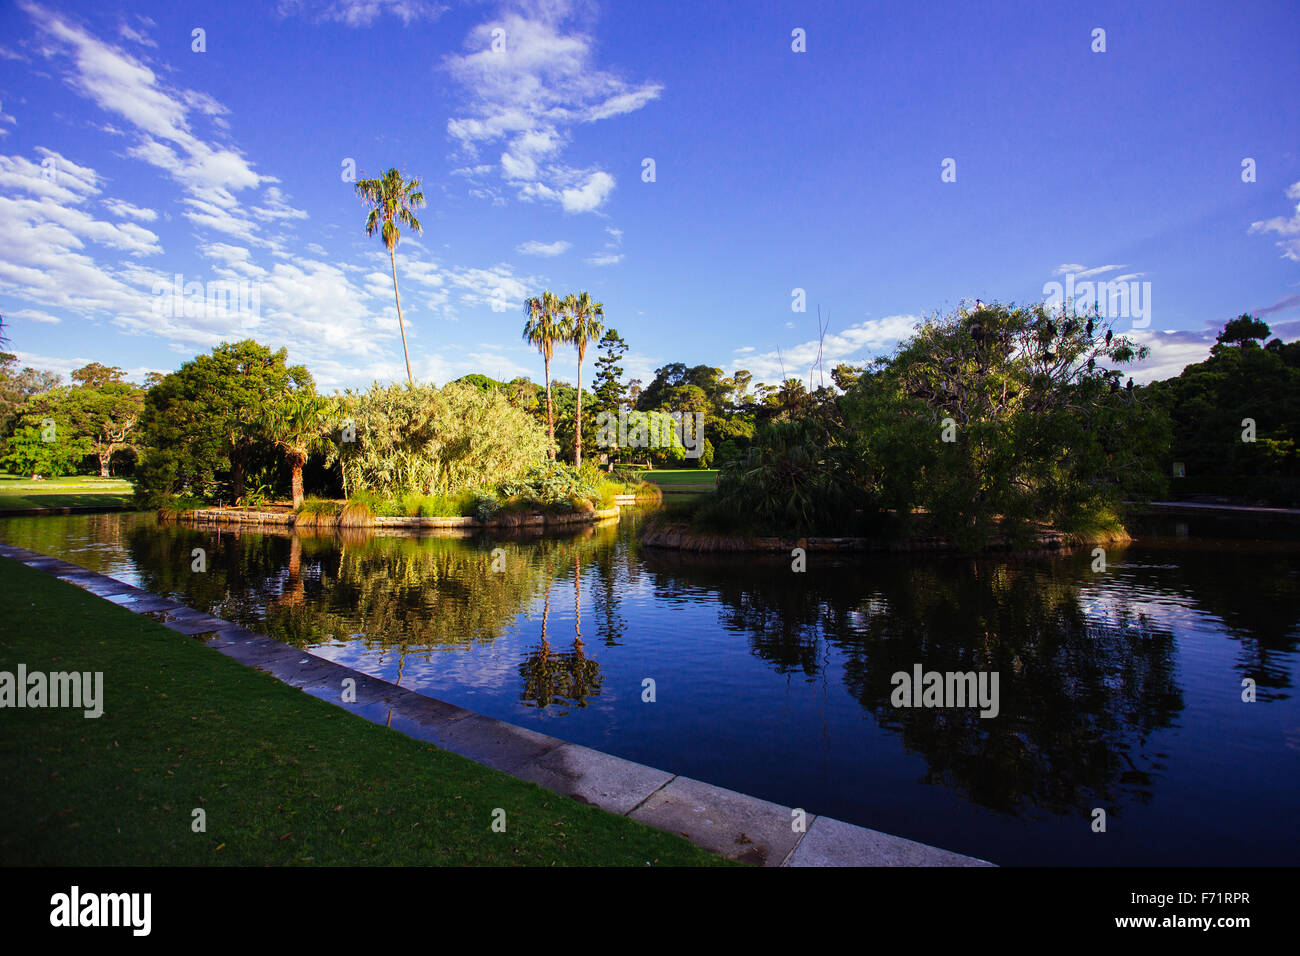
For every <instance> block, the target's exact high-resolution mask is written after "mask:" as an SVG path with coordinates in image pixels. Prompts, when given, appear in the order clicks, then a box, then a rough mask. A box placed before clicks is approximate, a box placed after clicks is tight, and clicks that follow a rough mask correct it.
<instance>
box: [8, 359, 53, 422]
mask: <svg viewBox="0 0 1300 956" xmlns="http://www.w3.org/2000/svg"><path fill="white" fill-rule="evenodd" d="M59 380H60V377H59V374H58V373H57V372H45V371H41V370H40V369H34V368H31V367H24V368H22V369H21V370H20V369H19V368H18V356H16V355H14V354H13V353H12V352H0V436H5V435H9V434H10V433H11V432H12V431H13V429H14V427H15V426H16V425H17V423H18V415H19V412H20V410H21V409H22V407H23V405H24V403H26V401H27V400H28V399H29V398H31V397H32V396H33V395H39V394H41V393H42V392H48V391H49V390H50V389H52V388H56V387H57V386H58V384H59Z"/></svg>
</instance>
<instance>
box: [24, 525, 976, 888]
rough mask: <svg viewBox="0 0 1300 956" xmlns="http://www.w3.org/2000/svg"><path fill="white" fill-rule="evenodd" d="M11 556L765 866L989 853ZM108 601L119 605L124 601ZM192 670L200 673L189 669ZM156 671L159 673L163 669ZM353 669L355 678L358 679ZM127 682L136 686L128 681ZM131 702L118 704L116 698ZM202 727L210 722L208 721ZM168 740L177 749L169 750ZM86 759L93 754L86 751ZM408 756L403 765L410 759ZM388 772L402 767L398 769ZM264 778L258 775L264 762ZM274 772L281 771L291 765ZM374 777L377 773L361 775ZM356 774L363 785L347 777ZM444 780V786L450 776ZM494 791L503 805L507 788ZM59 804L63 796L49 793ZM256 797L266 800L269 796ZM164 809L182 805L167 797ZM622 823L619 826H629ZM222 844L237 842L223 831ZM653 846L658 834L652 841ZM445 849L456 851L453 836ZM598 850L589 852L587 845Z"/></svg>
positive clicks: (279, 675) (400, 727)
mask: <svg viewBox="0 0 1300 956" xmlns="http://www.w3.org/2000/svg"><path fill="white" fill-rule="evenodd" d="M0 557H5V558H10V559H12V560H15V561H18V562H20V563H22V564H24V565H26V566H27V567H28V568H31V569H32V570H34V571H42V572H45V573H47V574H49V575H52V576H55V577H57V578H59V579H60V580H62V581H64V582H67V583H68V584H73V585H76V586H77V587H79V588H81V589H83V590H84V591H88V592H90V593H91V594H93V595H96V596H97V597H99V598H102V599H103V600H104V601H105V602H112V603H113V604H116V605H118V606H119V608H120V609H121V610H122V611H131V612H135V613H137V614H140V615H143V616H148V617H150V618H152V619H153V621H154V622H156V624H158V625H161V626H162V627H163V628H167V629H169V630H171V631H173V632H178V633H179V634H182V635H188V636H189V637H191V638H195V639H197V640H198V641H202V643H203V645H205V646H206V647H207V648H209V649H212V650H216V651H217V652H218V653H220V654H221V655H224V656H225V657H227V658H230V659H232V660H233V661H235V662H238V663H240V664H243V665H245V666H246V667H248V668H254V669H256V670H259V671H264V672H266V673H268V674H270V675H271V676H272V677H275V678H276V679H277V680H279V681H281V682H282V683H284V684H287V685H289V686H291V687H295V688H297V689H299V690H301V691H303V693H304V694H307V695H309V696H310V697H313V698H316V699H317V700H318V701H320V702H324V703H327V704H330V705H332V706H333V707H335V708H340V709H342V710H344V711H347V712H348V713H350V714H352V715H354V716H358V717H361V718H363V719H364V720H366V721H369V722H370V723H372V724H379V725H381V726H384V727H387V728H389V729H392V730H395V731H398V732H400V733H402V734H405V735H406V736H408V737H414V738H416V739H417V740H421V741H425V742H427V743H430V744H433V745H435V746H436V747H437V748H438V749H439V750H441V751H450V752H451V753H452V754H457V755H460V756H462V757H468V758H470V760H473V761H475V762H477V763H479V764H482V765H485V766H486V767H488V768H491V769H492V770H497V771H502V772H504V773H505V774H508V775H509V776H511V777H515V778H517V779H518V780H522V781H528V782H530V783H535V784H538V785H540V786H541V787H543V788H545V789H546V790H550V791H552V792H554V793H557V794H560V795H562V796H567V797H571V798H572V799H573V800H574V801H576V802H577V803H579V804H587V805H589V806H595V807H599V808H600V809H602V810H604V811H607V812H608V813H610V814H613V815H614V816H618V817H623V818H625V820H626V821H635V822H637V823H641V824H645V825H647V826H649V827H651V828H653V829H655V830H660V831H664V832H665V833H667V834H672V835H681V836H685V837H686V838H687V840H689V841H690V842H691V843H693V844H695V845H696V846H698V847H700V848H702V849H705V850H709V851H711V852H713V853H716V854H719V855H721V856H724V857H727V858H729V859H731V860H733V861H736V862H742V863H749V864H754V865H759V866H961V867H965V866H989V865H990V864H988V863H987V862H985V861H983V860H979V859H976V858H974V857H970V856H964V855H961V854H957V853H951V852H949V851H946V850H941V849H938V848H936V847H933V846H929V845H927V844H923V843H918V842H916V841H913V840H907V839H904V838H902V837H897V836H893V835H890V834H886V833H881V832H879V831H876V830H869V829H866V828H864V827H860V826H855V825H853V824H849V823H845V822H842V821H839V820H835V819H832V818H830V817H825V816H821V815H818V814H815V813H812V812H805V811H804V810H803V809H802V808H791V807H786V806H781V805H778V804H775V803H771V802H769V801H766V800H760V799H758V798H756V797H752V796H749V795H747V794H743V793H738V792H736V791H733V790H728V789H725V788H722V787H717V786H713V785H711V784H708V783H704V782H701V781H699V780H695V779H691V778H689V777H685V776H681V775H677V774H673V773H670V772H668V771H664V770H658V769H656V768H654V767H649V766H646V765H644V764H639V763H634V762H632V761H629V760H624V759H622V758H619V757H615V756H613V755H611V754H607V753H603V752H600V751H597V750H592V749H590V748H587V747H582V746H579V745H576V744H572V743H568V742H566V741H563V740H560V739H558V738H556V737H551V736H548V735H546V734H541V733H537V732H536V731H532V730H529V729H527V728H524V727H519V726H516V725H514V724H509V723H506V722H504V721H500V720H496V719H494V718H491V717H486V716H484V715H481V714H476V713H473V712H471V711H468V710H465V709H463V708H461V707H458V706H456V705H454V704H449V703H445V702H443V701H440V700H437V699H435V698H433V697H429V696H426V695H423V694H420V693H416V692H415V691H412V690H410V689H408V688H404V687H398V686H396V685H394V684H392V683H389V682H387V681H384V680H382V679H379V678H377V677H374V676H371V675H369V674H366V673H364V672H361V671H357V670H353V669H351V668H348V667H345V666H342V665H340V664H338V663H336V662H334V661H331V660H328V659H326V658H322V657H318V656H316V655H315V654H312V653H311V652H309V651H304V650H301V649H299V648H296V647H293V646H291V645H288V644H284V643H282V642H280V641H276V640H273V639H272V638H270V637H267V636H265V635H262V634H258V633H256V632H253V631H250V630H247V629H245V628H243V627H240V626H238V625H235V624H232V623H231V622H229V621H226V620H223V619H222V618H217V617H213V616H211V615H208V614H205V613H203V612H201V611H197V610H194V609H192V608H189V607H186V606H184V605H181V604H178V603H177V602H174V601H171V600H170V599H167V598H163V597H160V596H158V595H156V594H153V593H151V592H149V591H145V590H142V589H140V588H136V587H133V586H131V585H128V584H125V583H124V582H121V581H118V580H116V579H114V578H111V577H107V576H105V575H102V574H98V573H96V572H94V571H89V570H87V569H85V568H82V567H79V566H77V565H74V564H70V563H68V562H66V561H62V560H59V559H57V558H51V557H47V556H45V555H43V554H40V553H38V552H35V551H30V550H28V549H25V548H19V547H14V546H10V545H0ZM103 610H104V611H105V612H110V613H116V611H115V610H114V609H108V608H104V609H103ZM96 633H98V632H96ZM108 643H109V644H110V645H111V646H112V647H113V648H115V649H119V648H122V646H123V644H124V643H129V642H121V641H114V642H108ZM101 644H103V642H101ZM164 644H165V646H166V647H168V648H170V649H171V651H172V652H175V651H177V650H179V647H177V646H175V645H172V644H171V643H170V642H164ZM194 647H195V645H193V644H188V643H187V644H186V645H185V648H186V649H185V651H184V653H192V652H191V650H190V649H191V648H194ZM127 657H128V658H129V659H131V660H133V661H137V662H138V661H140V660H141V659H142V658H141V655H138V654H135V655H132V654H130V653H129V651H128V653H127ZM177 664H178V666H175V667H172V668H170V669H168V675H169V679H170V681H171V683H170V684H168V685H167V686H168V690H170V691H171V696H172V698H174V699H173V700H171V701H169V702H168V703H167V704H164V705H163V708H164V709H165V710H167V709H170V712H172V713H175V714H176V717H175V720H176V721H177V722H180V721H181V720H182V718H185V719H186V723H185V724H184V727H185V729H186V730H187V731H190V732H191V736H192V734H193V728H192V725H190V724H189V723H188V720H194V719H197V718H194V717H192V716H187V715H189V714H190V713H191V711H190V710H189V709H187V708H190V707H192V706H194V705H192V704H191V703H190V702H189V701H188V700H185V701H182V700H181V699H180V698H179V696H178V695H179V694H181V693H183V692H185V691H186V690H190V691H195V690H201V696H202V697H204V699H207V698H209V697H210V696H211V694H212V681H213V680H215V679H216V678H215V674H214V675H207V674H204V675H202V676H203V677H205V678H210V679H209V680H208V681H207V682H206V683H205V682H202V681H200V682H197V683H196V682H195V681H193V680H192V679H190V678H186V679H182V680H180V682H179V683H178V677H177V675H178V674H181V673H186V672H189V671H192V670H194V668H195V667H196V666H197V665H198V658H197V656H195V658H194V662H193V663H191V662H189V661H186V662H177ZM193 676H194V675H193V674H191V678H193ZM157 679H158V678H156V677H154V676H152V675H151V682H152V681H154V680H157ZM349 682H353V683H351V686H349ZM114 686H121V684H119V683H118V682H117V681H116V680H115V681H114ZM127 686H128V687H130V686H132V685H131V684H130V683H129V682H128V683H127ZM246 693H247V691H244V690H241V689H239V688H236V689H234V691H233V692H232V696H231V706H232V707H234V706H237V705H238V704H237V702H238V700H239V699H240V698H241V697H243V696H244V695H245V694H246ZM127 696H129V691H128V693H127V694H124V695H123V697H127ZM167 696H168V695H167V694H162V693H159V695H158V697H167ZM119 699H120V698H119ZM141 700H142V702H144V703H147V705H148V706H149V707H152V708H154V709H155V711H156V709H157V708H158V698H156V697H152V696H151V697H148V698H147V700H146V699H145V698H142V699H141ZM122 706H123V705H121V704H119V705H115V708H117V707H122ZM307 709H308V711H309V712H310V713H311V714H312V715H313V716H318V714H317V713H316V712H314V711H311V710H310V708H307ZM113 716H114V713H112V712H109V711H106V713H105V717H106V719H111V718H112V717H113ZM150 719H151V720H153V721H155V722H157V721H159V720H160V718H159V717H158V715H157V714H156V713H154V714H153V716H152V717H151V718H150ZM308 719H309V718H308V717H306V716H304V717H297V715H290V719H288V720H287V723H288V724H290V725H292V724H300V723H302V722H304V721H306V720H308ZM349 726H350V725H349ZM201 728H202V725H200V728H198V729H201ZM76 733H80V734H84V733H85V731H84V730H81V729H80V728H77V730H76ZM321 736H322V737H323V735H321ZM124 739H125V738H124ZM188 739H190V738H187V740H188ZM311 739H314V740H317V744H319V743H320V738H317V737H313V738H311ZM114 746H116V744H114ZM193 748H194V745H193V744H192V743H191V744H190V751H189V753H190V755H191V757H192V758H193V757H195V756H200V758H201V754H196V753H195V752H194V749H193ZM315 749H316V745H313V746H311V747H309V748H308V750H315ZM363 749H364V748H363ZM168 753H169V754H170V749H169V750H168ZM236 756H238V757H239V758H240V759H241V760H243V759H246V758H245V757H244V755H243V754H242V753H239V754H237V755H236ZM333 756H334V759H336V760H338V759H340V758H338V757H337V755H333ZM401 757H405V758H406V759H408V760H409V759H410V757H409V755H405V754H403V755H400V757H399V758H398V759H399V760H400V758H401ZM77 759H82V758H81V757H80V756H79V755H78V758H77ZM173 759H174V758H173V757H171V756H167V757H166V760H167V761H172V760H173ZM177 759H178V758H177ZM302 759H303V760H304V761H307V760H311V759H313V758H312V757H311V756H310V755H308V754H302ZM189 763H193V759H191V760H190V761H189ZM293 763H294V764H295V765H297V764H298V760H297V759H295V760H294V761H293ZM398 765H399V766H400V763H399V764H398ZM173 766H175V765H174V764H173ZM302 772H303V771H302V769H301V768H299V769H295V771H294V774H293V777H295V778H296V777H297V776H298V775H300V774H301V773H302ZM388 772H396V771H392V770H391V769H390V770H389V771H388ZM169 775H170V772H169ZM329 777H330V779H331V780H332V781H334V783H335V784H337V783H338V779H339V775H338V773H337V768H336V767H331V768H330V773H329ZM252 779H254V780H260V778H258V777H257V775H256V774H254V775H253V776H252ZM273 779H279V776H278V775H277V776H276V777H275V778H273ZM286 779H288V778H286ZM363 779H367V778H364V777H363ZM322 785H323V784H322V783H319V782H316V781H313V783H312V786H322ZM344 785H345V786H353V785H352V784H350V782H346V781H345V784H344ZM443 789H446V787H445V785H444V787H443ZM311 796H312V797H313V798H315V797H316V794H315V793H313V794H312V795H311ZM173 799H174V798H173ZM334 799H340V801H341V803H340V806H337V807H335V811H336V812H337V811H342V810H343V809H344V807H343V806H342V798H336V797H334V796H333V795H331V796H330V798H329V799H326V800H324V801H323V802H322V803H321V806H322V807H328V806H329V805H330V804H332V803H333V800H334ZM455 799H456V800H458V801H459V800H460V799H461V798H460V797H459V796H457V797H456V798H455ZM494 799H495V801H496V802H497V803H498V804H499V802H500V798H499V797H495V798H494ZM515 799H516V803H514V804H507V806H514V807H517V806H518V802H519V801H522V800H523V799H525V795H524V794H522V793H521V794H520V795H519V796H517V797H516V798H515ZM356 800H357V798H356V797H350V798H349V802H356ZM533 803H534V804H536V803H537V801H535V800H534V801H533ZM50 805H51V806H54V805H56V804H54V803H53V802H51V803H50ZM492 805H494V801H493V800H488V801H486V802H485V803H484V804H483V806H492ZM258 806H259V807H260V806H261V804H258ZM163 809H164V810H165V811H169V810H170V808H169V807H163ZM457 809H458V810H459V809H460V808H457ZM530 809H532V808H530ZM541 809H544V810H552V808H551V806H550V805H549V804H542V807H541ZM566 809H567V808H556V809H554V810H552V815H554V813H557V812H558V813H559V814H564V813H565V810H566ZM584 809H585V808H584ZM279 810H280V807H279V806H277V807H276V811H277V812H278V811H279ZM388 812H389V813H392V812H394V811H392V810H390V811H388ZM511 812H514V813H518V815H519V816H520V817H524V818H525V819H526V818H527V814H526V813H523V812H520V811H518V810H512V811H511ZM533 815H534V816H536V815H539V811H538V810H537V809H533ZM429 818H432V819H435V820H436V819H438V816H437V814H436V813H433V812H431V811H430V812H427V813H426V816H425V819H429ZM337 819H338V818H332V819H331V820H330V823H331V826H332V825H334V824H335V823H336V822H337ZM380 819H383V818H382V817H380ZM486 819H487V815H486V814H479V815H478V817H476V819H475V823H482V820H486ZM419 822H422V821H417V824H418V823H419ZM586 822H587V826H588V827H594V826H598V825H599V824H597V823H595V822H593V821H590V819H589V818H588V819H587V820H586ZM575 823H576V821H575ZM616 823H617V825H618V826H622V827H626V826H627V824H626V823H625V822H616V821H609V822H608V824H606V825H605V826H606V829H608V828H609V827H610V826H614V825H615V824H616ZM560 825H561V823H558V822H557V823H554V824H552V826H560ZM281 826H285V827H288V826H290V824H289V823H288V822H287V821H285V822H283V823H281V822H280V821H279V820H277V821H276V823H275V824H272V825H271V826H270V827H268V830H269V829H275V830H278V829H280V827H281ZM294 826H295V827H296V828H297V830H298V833H297V835H296V836H297V839H299V840H303V841H306V842H307V843H308V845H311V844H312V842H314V838H315V836H316V834H315V833H314V832H313V831H311V830H310V829H308V832H306V833H304V832H302V831H303V830H304V829H305V828H310V827H311V823H310V822H309V820H308V819H307V818H303V819H299V820H297V821H296V823H295V824H294ZM570 826H573V827H574V828H575V829H576V826H575V824H574V823H570ZM437 829H438V828H437V827H430V828H428V829H426V830H424V831H421V835H428V834H430V833H432V832H436V830H437ZM538 829H539V830H540V832H542V833H547V831H548V830H550V827H547V828H545V829H542V828H540V827H539V828H538ZM475 832H476V834H477V835H478V838H479V840H480V841H483V842H486V841H487V840H488V839H490V837H485V836H483V834H487V833H488V832H489V827H488V826H486V825H479V826H477V827H475ZM613 832H615V833H618V831H613ZM637 832H638V831H637V830H635V829H632V830H624V831H622V833H621V834H619V835H622V836H625V837H630V836H634V835H635V834H636V833H637ZM292 833H293V831H292V830H291V831H290V833H289V834H285V836H284V837H280V840H279V841H278V843H276V844H271V843H270V841H269V840H263V841H262V842H263V843H265V844H267V845H271V846H272V847H274V846H277V845H279V844H282V843H283V840H284V839H285V837H287V836H289V835H291V834H292ZM558 836H559V837H560V838H563V837H564V834H563V833H562V832H561V833H559V834H558ZM661 839H662V837H661ZM173 842H174V841H173ZM214 842H215V841H214ZM331 842H332V841H331ZM574 842H575V843H576V842H580V841H574ZM340 845H346V846H347V847H349V848H350V849H353V850H354V849H355V848H356V847H357V841H356V839H353V840H349V841H348V842H347V843H346V844H340ZM222 846H225V844H224V843H223V844H222ZM650 846H654V844H653V843H650ZM673 846H674V844H673V842H672V841H668V842H663V843H660V844H659V845H658V846H655V849H656V850H658V851H659V852H660V853H664V852H666V851H671V850H672V849H673ZM322 848H323V843H316V845H315V847H314V851H315V852H317V853H319V852H321V850H322ZM566 848H567V847H566V846H561V847H560V849H561V850H563V849H566ZM217 849H221V847H218V848H217ZM442 849H443V850H444V851H446V850H451V851H452V852H454V848H453V847H443V848H442ZM548 849H550V848H549V847H548ZM602 849H603V848H602ZM637 849H640V848H639V847H638V848H637ZM590 855H591V854H588V856H589V857H590ZM316 862H319V861H316ZM474 862H478V861H474ZM522 862H531V861H530V860H524V861H522ZM578 862H588V863H590V862H605V861H604V860H600V859H597V860H595V861H592V860H590V859H589V858H588V859H586V860H580V861H578ZM612 862H618V863H621V862H622V861H621V860H618V861H612ZM666 862H671V863H675V864H677V865H682V864H683V863H689V862H694V861H692V860H690V859H689V857H685V858H683V856H682V855H678V856H677V858H675V859H672V860H669V861H666ZM623 865H626V864H623Z"/></svg>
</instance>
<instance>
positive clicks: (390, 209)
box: [356, 169, 424, 385]
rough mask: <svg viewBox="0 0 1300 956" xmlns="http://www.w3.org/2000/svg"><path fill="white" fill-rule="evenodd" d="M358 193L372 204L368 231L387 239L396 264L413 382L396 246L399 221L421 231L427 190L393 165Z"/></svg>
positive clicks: (400, 325)
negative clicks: (420, 211) (418, 215)
mask: <svg viewBox="0 0 1300 956" xmlns="http://www.w3.org/2000/svg"><path fill="white" fill-rule="evenodd" d="M356 191H357V195H358V196H360V197H361V199H362V201H363V202H365V203H366V204H367V205H368V206H369V207H370V213H369V215H368V216H366V235H367V236H373V235H374V234H375V233H376V232H378V233H379V234H380V236H381V237H382V238H383V240H384V247H385V248H386V249H387V250H388V261H389V263H390V264H391V265H392V268H393V298H394V299H396V300H397V327H398V329H400V330H401V333H402V354H403V356H405V358H406V382H407V384H408V385H414V384H415V380H414V379H413V378H412V377H411V353H410V352H409V351H407V348H406V323H405V322H403V321H402V297H401V295H400V294H399V293H398V291H397V256H396V253H395V252H394V250H395V249H396V248H397V243H398V242H399V241H400V240H401V230H400V229H399V227H398V223H401V225H403V226H407V227H409V228H411V229H413V230H415V232H417V233H419V232H421V231H422V230H421V228H420V220H418V219H416V218H415V213H414V210H416V209H419V208H420V207H421V206H423V205H424V193H422V192H421V191H420V180H419V179H403V178H402V174H401V173H400V172H398V170H397V169H390V170H388V171H387V172H386V173H384V175H383V177H382V178H380V179H362V180H360V181H358V182H357V184H356Z"/></svg>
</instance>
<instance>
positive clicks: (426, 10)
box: [276, 0, 448, 27]
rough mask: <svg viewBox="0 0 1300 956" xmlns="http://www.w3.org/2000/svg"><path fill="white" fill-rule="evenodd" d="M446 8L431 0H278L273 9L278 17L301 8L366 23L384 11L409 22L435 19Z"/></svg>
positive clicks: (340, 20)
mask: <svg viewBox="0 0 1300 956" xmlns="http://www.w3.org/2000/svg"><path fill="white" fill-rule="evenodd" d="M447 9H448V8H447V5H446V4H444V3H436V2H432V0H324V2H321V0H281V2H280V5H279V6H278V7H277V9H276V12H277V13H279V15H280V16H282V17H284V16H290V15H294V14H297V13H299V12H302V13H304V14H306V15H307V16H308V17H309V18H312V19H314V20H316V21H318V22H321V21H332V22H334V23H345V24H347V25H348V26H350V27H368V26H370V25H371V24H373V23H374V22H375V21H376V20H377V19H379V18H380V17H382V16H383V15H384V14H386V13H387V14H392V15H393V16H394V17H396V18H397V19H398V20H401V21H402V25H403V26H409V25H410V24H412V23H415V22H416V21H419V20H436V19H438V17H440V16H442V14H444V13H445V12H446V11H447Z"/></svg>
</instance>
